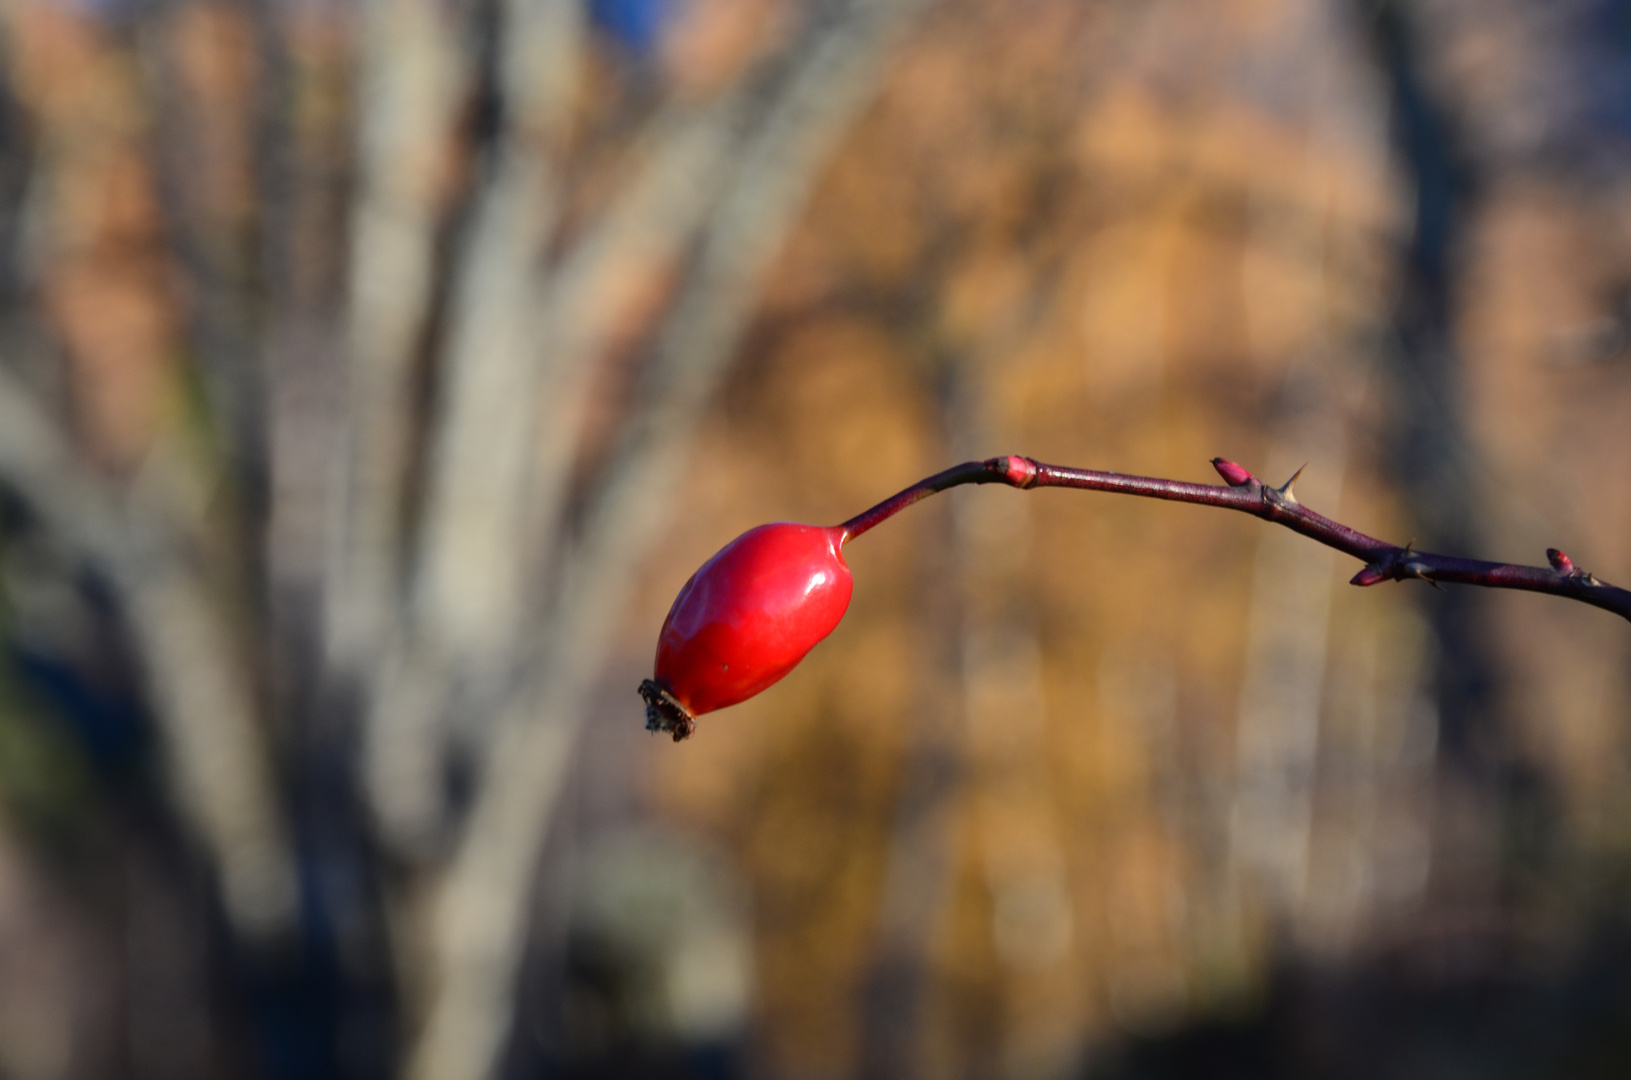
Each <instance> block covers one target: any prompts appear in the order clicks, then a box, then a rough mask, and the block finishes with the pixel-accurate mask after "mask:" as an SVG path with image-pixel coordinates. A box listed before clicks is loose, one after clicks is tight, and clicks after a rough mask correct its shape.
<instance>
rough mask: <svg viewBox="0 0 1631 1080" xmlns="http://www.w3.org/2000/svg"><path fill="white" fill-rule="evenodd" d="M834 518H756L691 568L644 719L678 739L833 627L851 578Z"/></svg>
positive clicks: (772, 676) (644, 687)
mask: <svg viewBox="0 0 1631 1080" xmlns="http://www.w3.org/2000/svg"><path fill="white" fill-rule="evenodd" d="M845 536H846V534H845V531H844V529H843V528H842V527H841V526H840V527H834V528H821V527H819V526H815V525H790V524H785V523H782V524H776V525H761V526H759V527H758V528H757V529H750V530H749V531H747V532H745V533H743V534H742V535H741V536H738V537H737V538H736V539H735V540H732V541H731V542H730V543H728V544H726V545H725V546H724V547H723V548H721V549H720V551H719V553H718V554H716V555H715V556H714V557H713V558H711V559H709V560H708V561H707V562H706V563H704V564H703V566H702V569H700V570H698V571H697V572H696V573H695V574H693V575H691V580H690V581H687V582H686V583H685V587H684V588H683V589H681V590H680V594H679V596H677V597H675V599H674V606H673V607H672V608H670V609H669V611H668V618H667V619H665V620H664V621H663V629H662V633H661V634H660V635H659V636H658V638H657V667H656V671H655V678H654V679H647V680H646V681H645V682H643V683H641V684H640V696H641V697H643V698H645V700H646V727H647V728H649V729H651V730H652V731H669V732H672V733H673V735H674V740H675V741H676V742H678V741H679V740H680V739H683V738H685V737H686V736H687V735H689V734H691V731H692V730H693V729H694V727H695V726H696V725H695V718H696V717H698V716H700V715H702V714H703V713H706V712H712V711H714V710H715V709H722V708H724V707H725V706H727V705H734V704H736V703H737V702H739V701H744V700H746V699H748V698H750V697H752V696H753V695H754V694H757V693H758V692H759V691H761V690H763V689H765V688H766V687H768V686H770V685H771V684H772V683H774V682H776V681H777V680H778V679H780V678H781V677H782V676H783V675H786V674H787V673H788V672H789V671H792V670H793V667H794V666H795V665H796V664H797V663H798V662H799V661H800V660H802V659H804V654H805V653H808V652H809V651H810V650H811V649H812V648H814V647H815V646H816V644H817V643H818V642H820V641H821V639H822V638H824V637H826V636H827V635H828V634H830V633H832V631H833V628H834V627H836V626H837V625H838V620H840V619H842V618H843V617H844V611H845V610H846V609H847V608H848V607H849V598H850V592H851V590H852V588H853V583H852V580H851V578H850V572H849V567H848V566H846V565H845V564H844V556H843V552H842V545H843V542H844V539H845Z"/></svg>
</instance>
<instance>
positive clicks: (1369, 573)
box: [1348, 563, 1389, 588]
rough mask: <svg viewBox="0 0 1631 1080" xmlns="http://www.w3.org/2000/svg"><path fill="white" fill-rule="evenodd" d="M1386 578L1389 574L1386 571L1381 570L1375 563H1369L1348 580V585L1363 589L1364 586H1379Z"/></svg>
mask: <svg viewBox="0 0 1631 1080" xmlns="http://www.w3.org/2000/svg"><path fill="white" fill-rule="evenodd" d="M1388 577H1389V574H1388V572H1387V571H1386V570H1383V569H1382V568H1381V567H1380V566H1377V565H1376V564H1375V563H1371V564H1369V565H1368V566H1366V567H1365V568H1364V569H1362V570H1360V571H1359V573H1357V574H1355V575H1354V576H1353V577H1351V578H1349V579H1348V584H1349V585H1358V586H1360V587H1361V588H1363V587H1364V586H1366V585H1380V584H1381V583H1382V582H1384V581H1386V580H1388Z"/></svg>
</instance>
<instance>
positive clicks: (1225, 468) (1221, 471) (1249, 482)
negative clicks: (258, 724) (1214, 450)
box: [1212, 457, 1258, 487]
mask: <svg viewBox="0 0 1631 1080" xmlns="http://www.w3.org/2000/svg"><path fill="white" fill-rule="evenodd" d="M1212 468H1214V469H1216V470H1217V471H1218V475H1219V476H1221V477H1223V480H1224V483H1226V484H1228V485H1229V486H1230V487H1257V486H1258V480H1257V477H1255V476H1253V475H1252V474H1251V473H1249V472H1247V471H1246V470H1245V469H1243V468H1241V467H1240V466H1239V465H1236V464H1235V463H1234V462H1232V461H1225V460H1223V459H1222V458H1220V457H1215V458H1213V459H1212Z"/></svg>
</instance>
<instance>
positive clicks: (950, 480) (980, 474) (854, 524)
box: [843, 456, 1631, 620]
mask: <svg viewBox="0 0 1631 1080" xmlns="http://www.w3.org/2000/svg"><path fill="white" fill-rule="evenodd" d="M1212 464H1213V466H1214V467H1215V468H1216V469H1217V470H1218V473H1219V475H1221V476H1222V477H1223V478H1224V480H1226V481H1227V482H1228V484H1229V486H1228V487H1217V486H1215V485H1212V484H1191V483H1187V482H1185V481H1182V480H1159V479H1155V478H1152V477H1148V476H1127V475H1124V474H1122V473H1113V472H1098V471H1096V470H1093V469H1071V468H1067V467H1065V466H1061V465H1044V464H1042V463H1041V462H1038V461H1032V460H1031V459H1030V458H1026V457H1018V456H1010V457H1001V458H990V459H988V460H986V461H967V462H964V463H963V464H961V465H954V466H952V467H951V468H949V469H947V470H945V471H944V472H940V473H936V474H935V475H933V476H931V477H929V478H928V479H926V480H920V481H918V482H917V483H916V484H913V485H912V486H911V487H909V488H907V489H905V490H904V491H901V492H899V493H898V494H895V495H892V496H890V497H889V498H888V499H885V500H884V501H883V502H881V503H879V504H878V505H877V506H874V507H872V508H871V509H870V510H866V511H863V512H862V513H860V514H857V515H856V516H855V517H853V518H851V519H850V520H849V521H846V522H845V523H844V524H843V529H844V531H845V537H844V539H845V540H846V541H848V540H852V539H854V538H855V537H857V536H859V535H861V534H862V533H864V532H866V531H867V530H868V529H871V528H873V527H874V526H876V525H878V524H879V523H880V522H883V521H886V520H888V519H889V518H891V517H893V516H895V515H896V514H898V513H900V512H901V511H902V510H904V509H906V508H907V507H908V506H911V505H912V504H913V503H915V502H919V501H921V500H923V499H926V498H928V497H929V496H930V495H933V494H934V493H935V492H937V491H945V490H946V489H947V488H953V487H957V486H959V485H961V484H1007V485H1008V486H1010V487H1016V488H1022V489H1028V488H1036V487H1068V488H1082V489H1084V490H1088V491H1114V492H1119V493H1120V494H1123V495H1139V496H1142V497H1144V498H1147V499H1166V500H1168V501H1171V502H1186V503H1198V504H1200V505H1202V506H1217V507H1222V508H1223V509H1225V510H1238V511H1240V512H1241V513H1243V514H1250V515H1252V516H1253V517H1259V518H1262V519H1263V520H1264V521H1272V522H1274V523H1275V524H1276V525H1284V526H1285V527H1286V528H1288V529H1290V530H1291V531H1292V532H1295V533H1300V534H1302V535H1303V536H1306V537H1308V538H1309V539H1311V540H1316V541H1318V542H1319V543H1321V544H1324V545H1325V546H1327V547H1332V548H1335V549H1336V550H1338V551H1340V552H1342V553H1343V554H1345V555H1352V556H1353V557H1354V558H1356V559H1359V560H1360V561H1362V562H1363V563H1364V564H1365V567H1364V569H1362V570H1360V571H1359V573H1357V574H1355V575H1354V576H1353V579H1352V581H1351V582H1350V584H1353V585H1377V584H1380V583H1381V582H1384V581H1404V580H1406V579H1407V578H1419V579H1421V580H1422V581H1425V582H1427V583H1428V584H1430V585H1434V586H1437V585H1438V584H1439V583H1440V582H1453V583H1455V584H1458V585H1482V586H1484V587H1485V588H1490V589H1522V590H1524V591H1527V592H1540V593H1549V594H1550V595H1552V596H1561V597H1564V598H1565V599H1569V600H1578V601H1580V602H1581V603H1583V604H1590V605H1592V606H1593V607H1600V608H1602V609H1603V610H1604V611H1612V612H1613V613H1614V614H1616V615H1618V616H1620V617H1621V618H1624V619H1628V620H1631V592H1628V591H1626V590H1625V589H1621V588H1618V587H1616V586H1613V585H1609V584H1608V583H1606V582H1604V581H1601V580H1599V579H1598V578H1597V577H1596V575H1594V574H1588V573H1586V572H1585V571H1584V570H1581V569H1579V568H1577V567H1576V566H1575V565H1574V563H1573V562H1572V561H1571V560H1570V559H1569V557H1568V556H1567V555H1565V554H1563V553H1562V552H1561V551H1558V550H1557V549H1556V548H1548V549H1547V551H1546V556H1547V559H1548V560H1549V561H1550V562H1551V566H1550V567H1549V568H1548V567H1541V566H1516V565H1513V564H1511V563H1497V562H1485V561H1484V560H1482V559H1462V558H1457V557H1455V556H1453V555H1435V554H1433V553H1432V552H1429V551H1417V550H1416V549H1415V546H1414V544H1413V543H1412V544H1406V545H1405V546H1404V547H1399V546H1398V545H1396V544H1389V543H1387V542H1385V541H1382V540H1377V539H1376V538H1375V537H1371V536H1366V535H1365V534H1364V533H1362V532H1359V531H1358V530H1356V529H1351V528H1349V527H1348V526H1346V525H1342V524H1340V523H1338V522H1335V521H1332V520H1331V519H1330V518H1328V517H1324V516H1323V515H1321V514H1316V513H1315V512H1314V511H1312V510H1310V509H1308V508H1307V507H1306V506H1304V505H1303V504H1302V503H1300V502H1298V501H1297V496H1296V493H1295V490H1294V486H1295V483H1296V480H1297V476H1293V477H1292V478H1291V479H1290V480H1288V481H1286V482H1285V483H1284V484H1282V485H1281V486H1280V487H1272V486H1270V485H1268V484H1265V483H1262V482H1261V481H1259V480H1258V479H1257V477H1255V476H1253V475H1252V474H1251V473H1249V472H1247V471H1246V470H1245V469H1243V468H1241V467H1240V466H1239V465H1236V464H1235V463H1234V462H1232V461H1224V460H1223V459H1222V458H1213V459H1212ZM1301 473H1302V470H1301V469H1298V470H1297V474H1298V475H1301Z"/></svg>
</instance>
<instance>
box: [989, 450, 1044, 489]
mask: <svg viewBox="0 0 1631 1080" xmlns="http://www.w3.org/2000/svg"><path fill="white" fill-rule="evenodd" d="M997 460H998V461H999V462H1000V463H1001V468H1002V474H1003V475H1004V476H1006V477H1007V478H1008V482H1009V483H1010V484H1012V485H1014V487H1017V488H1020V489H1024V488H1028V487H1030V486H1031V485H1033V484H1035V483H1036V462H1034V461H1032V460H1031V459H1030V458H1027V457H1020V456H1019V455H1018V454H1009V455H1008V456H1007V457H1005V458H998V459H997Z"/></svg>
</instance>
